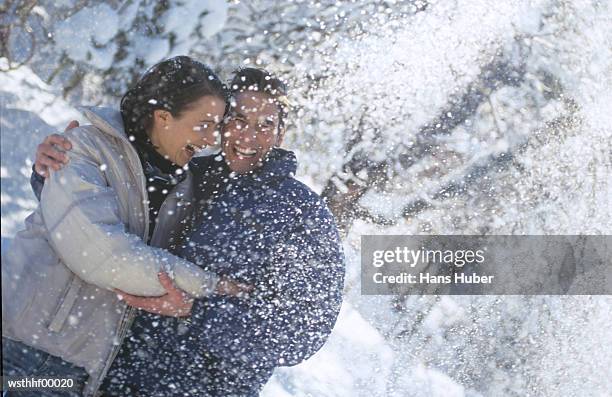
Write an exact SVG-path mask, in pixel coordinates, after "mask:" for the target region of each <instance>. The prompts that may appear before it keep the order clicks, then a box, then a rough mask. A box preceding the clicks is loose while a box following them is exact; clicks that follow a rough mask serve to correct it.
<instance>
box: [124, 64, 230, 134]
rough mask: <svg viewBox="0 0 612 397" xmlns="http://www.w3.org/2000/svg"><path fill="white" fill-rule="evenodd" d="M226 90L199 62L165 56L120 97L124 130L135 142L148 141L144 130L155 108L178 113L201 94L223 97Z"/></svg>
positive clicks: (207, 68) (213, 74) (177, 114)
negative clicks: (165, 57) (164, 58)
mask: <svg viewBox="0 0 612 397" xmlns="http://www.w3.org/2000/svg"><path fill="white" fill-rule="evenodd" d="M226 94H227V91H226V88H225V86H224V85H223V82H222V81H221V80H220V79H219V77H217V75H216V74H215V72H213V71H212V69H210V68H209V67H208V66H206V65H205V64H203V63H202V62H199V61H196V60H194V59H192V58H190V57H188V56H177V57H174V58H170V59H166V60H165V61H162V62H160V63H158V64H156V65H154V66H152V67H151V68H150V69H149V70H147V72H145V74H144V75H143V76H142V77H141V78H140V80H138V82H137V83H136V85H135V86H134V87H132V88H130V89H129V90H128V91H127V92H126V93H125V95H124V96H123V98H121V116H122V118H123V124H124V126H125V132H126V134H127V135H128V136H129V137H130V139H133V140H135V141H136V142H137V143H149V142H150V139H149V136H148V134H147V131H148V130H149V129H150V128H151V126H152V124H153V112H154V111H155V110H158V109H162V110H167V111H168V112H170V114H172V115H173V116H174V117H178V116H179V115H180V114H181V112H183V111H185V110H187V109H189V106H190V105H191V104H192V103H194V102H195V101H197V100H198V99H200V98H202V97H204V96H207V95H212V96H218V97H220V98H222V99H223V101H225V100H226V98H227V95H226ZM131 137H133V138H131Z"/></svg>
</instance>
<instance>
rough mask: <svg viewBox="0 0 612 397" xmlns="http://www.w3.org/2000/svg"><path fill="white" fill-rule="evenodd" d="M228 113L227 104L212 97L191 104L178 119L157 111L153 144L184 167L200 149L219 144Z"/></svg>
mask: <svg viewBox="0 0 612 397" xmlns="http://www.w3.org/2000/svg"><path fill="white" fill-rule="evenodd" d="M224 112H225V101H224V100H223V99H222V98H220V97H216V96H211V95H207V96H203V97H201V98H200V99H198V100H197V101H195V102H193V103H191V105H190V106H189V107H188V108H187V109H184V110H183V111H182V112H181V113H180V114H179V115H178V116H177V117H174V116H172V114H171V113H170V112H168V111H165V110H156V111H155V112H154V113H153V127H152V130H151V141H152V142H153V144H154V145H155V146H157V148H158V149H157V151H158V152H159V153H160V154H161V155H163V156H164V157H166V158H167V159H168V160H170V161H172V162H173V163H175V164H178V165H180V166H183V165H185V164H187V163H188V162H189V160H191V158H192V157H193V155H194V154H195V153H196V152H197V151H198V150H200V149H202V148H204V147H206V146H215V145H216V143H217V142H218V140H219V138H220V123H221V121H222V119H223V114H224Z"/></svg>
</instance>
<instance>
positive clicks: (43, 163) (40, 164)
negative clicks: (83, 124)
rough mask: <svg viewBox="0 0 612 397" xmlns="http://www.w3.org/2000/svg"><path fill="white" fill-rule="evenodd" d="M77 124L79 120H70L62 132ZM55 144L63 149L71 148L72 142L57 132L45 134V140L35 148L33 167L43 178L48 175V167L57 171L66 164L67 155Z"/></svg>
mask: <svg viewBox="0 0 612 397" xmlns="http://www.w3.org/2000/svg"><path fill="white" fill-rule="evenodd" d="M78 126H79V122H78V121H76V120H72V121H71V122H70V123H69V124H68V126H67V127H66V129H65V130H64V132H65V131H68V130H71V129H73V128H76V127H78ZM56 146H57V147H58V148H61V149H63V150H70V149H72V144H71V143H70V141H69V140H68V139H66V138H65V137H63V136H61V135H58V134H52V135H49V136H47V137H46V138H45V140H44V141H43V142H42V143H41V144H40V145H38V147H37V148H36V161H35V163H34V169H35V170H36V172H37V173H38V174H39V175H41V176H44V177H45V178H46V177H48V176H49V169H53V170H55V171H58V170H60V169H61V168H62V167H63V166H64V164H68V155H66V153H64V151H62V150H60V149H57V148H56Z"/></svg>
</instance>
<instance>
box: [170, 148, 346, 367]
mask: <svg viewBox="0 0 612 397" xmlns="http://www.w3.org/2000/svg"><path fill="white" fill-rule="evenodd" d="M196 166H197V167H198V168H199V169H198V170H195V169H194V175H196V178H197V182H196V183H197V185H196V189H195V190H196V192H198V193H196V199H197V200H199V201H200V202H199V204H198V205H197V206H196V210H195V214H196V217H195V218H194V220H193V224H192V227H191V228H188V230H190V231H189V233H188V235H187V236H186V238H185V240H184V241H183V244H182V246H181V247H180V248H179V249H178V251H177V252H178V254H179V255H180V256H182V257H183V258H185V259H187V260H189V261H192V262H194V263H196V264H198V265H200V266H202V267H203V268H205V269H207V270H210V271H213V272H215V273H217V274H220V275H227V276H229V277H232V278H234V279H237V280H241V281H244V282H247V283H250V284H253V285H254V286H255V289H256V291H255V292H254V293H253V294H252V297H251V298H250V299H248V300H244V299H238V298H234V297H224V296H218V295H215V296H212V297H209V298H207V299H201V300H197V301H196V303H195V304H194V307H193V309H192V316H191V321H192V322H193V324H194V325H195V326H196V327H197V329H199V330H201V334H200V335H199V340H198V346H197V348H198V349H202V350H205V351H208V352H210V353H212V354H214V355H215V356H217V357H239V358H240V359H241V360H242V361H243V362H244V363H245V364H248V365H258V366H263V367H269V368H273V367H276V366H288V365H295V364H297V363H299V362H301V361H303V360H305V359H307V358H308V357H310V356H311V355H312V354H314V353H315V352H316V351H318V350H319V349H320V348H321V346H322V345H323V344H324V343H325V341H326V339H327V337H328V335H329V334H330V332H331V330H332V328H333V326H334V324H335V321H336V317H337V315H338V312H339V310H340V305H341V302H342V289H343V286H344V255H343V252H342V248H341V243H340V239H339V236H338V232H337V229H336V225H335V222H334V219H333V216H332V215H331V213H330V212H329V210H328V208H327V206H326V205H325V203H324V202H323V201H322V200H321V198H320V197H319V196H318V195H317V194H315V193H314V192H313V191H312V190H310V189H309V188H308V187H307V186H306V185H304V184H303V183H301V182H299V181H298V180H296V179H295V178H294V177H293V176H294V174H295V171H296V167H297V163H296V159H295V155H294V154H293V153H292V152H289V151H285V150H282V149H273V150H272V152H271V153H270V154H269V155H268V158H267V160H266V161H265V163H264V165H263V166H262V167H260V168H259V169H258V170H257V171H256V172H254V173H251V174H246V175H237V176H234V177H233V178H229V180H227V181H225V180H223V179H226V178H227V176H228V173H229V169H228V167H227V165H226V164H225V161H223V160H222V158H221V156H217V158H216V159H215V158H213V157H208V158H202V159H199V163H196ZM217 183H218V184H219V187H217Z"/></svg>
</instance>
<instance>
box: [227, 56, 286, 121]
mask: <svg viewBox="0 0 612 397" xmlns="http://www.w3.org/2000/svg"><path fill="white" fill-rule="evenodd" d="M229 91H230V93H231V94H237V93H239V92H245V91H258V92H263V93H266V94H268V95H270V97H272V99H273V100H274V102H275V103H276V105H277V106H278V115H279V117H278V129H279V132H281V131H282V129H283V127H284V125H285V118H286V116H287V112H288V102H287V85H286V84H285V83H284V82H283V81H282V80H281V79H279V78H278V77H275V76H274V75H272V74H271V73H269V72H268V71H266V70H263V69H258V68H242V69H238V70H236V71H235V72H234V77H233V78H232V81H231V82H230V86H229Z"/></svg>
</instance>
